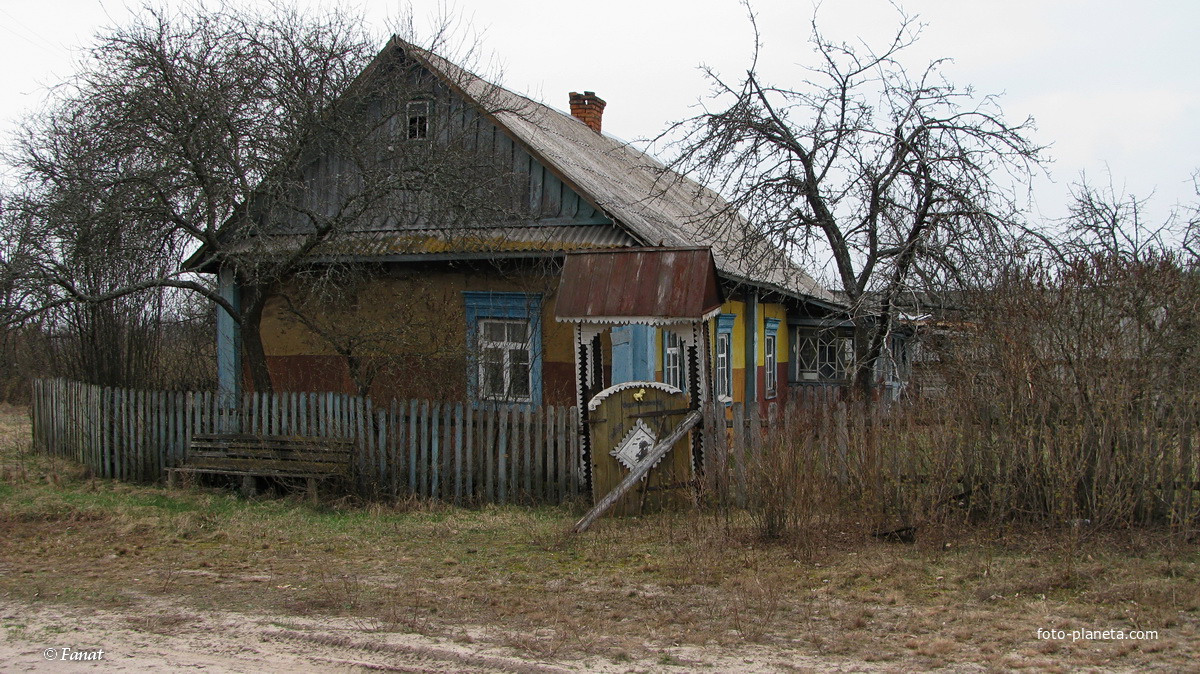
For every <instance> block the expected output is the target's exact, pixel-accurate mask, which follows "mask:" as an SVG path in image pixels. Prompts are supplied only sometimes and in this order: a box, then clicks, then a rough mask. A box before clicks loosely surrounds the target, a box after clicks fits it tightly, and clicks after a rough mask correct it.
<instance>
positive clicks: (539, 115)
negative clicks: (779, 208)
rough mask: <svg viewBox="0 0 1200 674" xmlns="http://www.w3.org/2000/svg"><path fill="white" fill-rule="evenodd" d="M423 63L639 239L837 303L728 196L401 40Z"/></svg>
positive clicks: (739, 276)
mask: <svg viewBox="0 0 1200 674" xmlns="http://www.w3.org/2000/svg"><path fill="white" fill-rule="evenodd" d="M395 40H396V43H397V44H398V45H399V46H400V47H401V48H402V49H404V50H405V51H407V52H408V53H409V54H410V55H411V56H414V57H415V58H417V59H418V60H420V61H422V62H423V63H425V64H426V65H427V66H428V67H429V68H430V69H431V70H432V71H434V72H435V73H436V74H438V75H440V76H441V77H442V78H443V80H445V81H447V82H448V83H449V84H450V85H451V86H454V87H456V88H457V89H459V91H460V92H461V93H462V94H463V95H465V96H466V97H467V98H468V99H470V100H472V101H474V102H475V103H476V105H479V106H480V107H481V108H483V109H484V110H485V111H487V112H488V113H489V114H490V116H491V117H492V118H493V119H495V120H496V121H497V123H499V124H500V125H501V126H503V127H504V128H506V129H508V130H509V131H510V132H512V133H513V134H514V135H515V136H516V137H517V138H518V140H520V141H521V142H522V143H524V144H525V145H526V146H527V147H528V148H529V149H530V150H531V151H532V152H533V153H534V154H535V155H536V156H537V157H538V158H539V159H540V160H542V161H544V162H545V163H546V164H547V165H548V166H549V167H550V168H552V169H553V170H555V171H557V172H558V173H560V174H561V175H562V177H563V178H564V179H565V180H566V181H568V182H569V183H570V184H572V186H573V187H575V188H576V189H577V190H578V191H580V192H581V193H583V194H584V195H586V196H587V197H588V198H590V199H592V200H593V201H594V202H595V203H596V204H597V205H598V206H599V207H600V208H602V209H604V211H605V212H606V213H607V214H608V215H609V216H610V217H612V218H614V219H615V220H617V221H618V222H619V223H620V224H621V225H623V226H624V227H626V228H627V229H628V230H630V232H631V233H633V234H634V235H635V236H636V237H637V238H638V239H641V241H642V243H643V245H649V246H696V245H706V246H711V247H712V251H713V255H714V257H715V259H716V264H717V268H718V269H719V270H720V271H721V272H722V274H724V275H725V276H727V277H730V278H733V279H735V280H738V281H748V282H750V283H753V284H756V285H762V286H766V287H770V288H773V289H777V290H781V291H784V292H786V293H788V294H798V295H803V296H807V297H811V298H815V299H819V300H822V301H825V302H829V303H832V304H839V305H840V304H841V302H839V301H838V300H837V298H836V297H835V296H834V295H833V294H831V293H830V292H829V291H828V290H826V289H825V288H824V287H822V286H821V285H820V284H819V283H817V282H816V281H815V280H814V279H813V278H812V277H811V276H809V275H808V274H807V273H805V272H804V270H803V269H801V268H800V267H799V266H798V265H796V264H795V262H793V261H792V260H791V259H790V258H789V257H788V256H787V255H786V254H785V253H784V252H783V251H782V250H780V249H779V248H778V247H776V246H774V245H771V244H770V243H769V242H767V241H766V240H765V238H763V237H762V236H761V234H758V233H757V232H755V231H754V230H753V227H752V226H751V224H750V223H747V222H746V221H745V220H744V219H743V218H741V217H740V216H737V215H736V214H734V213H732V212H731V211H732V209H730V208H729V207H728V204H727V202H726V201H725V200H724V199H722V198H721V197H720V196H719V195H718V194H716V193H715V192H713V191H712V190H709V189H708V188H706V187H703V186H702V185H700V184H699V183H697V182H695V181H693V180H691V179H689V178H687V177H686V176H682V175H679V174H677V173H675V172H673V171H670V170H669V169H666V168H664V167H663V165H662V164H661V163H659V162H657V161H656V160H654V159H653V158H651V157H650V156H648V155H646V154H645V153H643V152H641V151H639V150H638V149H636V148H634V147H632V146H630V145H629V144H628V143H625V142H623V141H620V140H617V139H615V138H612V137H611V136H605V135H602V134H598V133H596V132H595V131H592V130H591V129H590V128H588V126H587V125H585V124H584V123H583V122H581V121H579V120H578V119H576V118H574V117H572V116H571V115H568V114H565V113H562V112H559V111H558V110H555V109H553V108H551V107H549V106H547V105H544V104H542V103H539V102H537V101H534V100H532V99H529V98H526V97H524V96H521V95H519V94H516V93H513V92H511V91H509V90H507V89H505V88H503V87H500V86H497V85H494V84H492V83H490V82H487V81H485V80H483V79H481V78H479V77H478V76H476V75H474V74H472V73H470V72H468V71H466V70H463V69H462V68H459V67H458V66H457V65H455V64H453V63H450V62H449V61H447V60H446V59H443V58H441V57H440V56H437V55H436V54H432V53H431V52H428V51H426V50H423V49H420V48H418V47H415V46H413V45H409V44H407V43H405V42H404V41H402V40H399V39H395Z"/></svg>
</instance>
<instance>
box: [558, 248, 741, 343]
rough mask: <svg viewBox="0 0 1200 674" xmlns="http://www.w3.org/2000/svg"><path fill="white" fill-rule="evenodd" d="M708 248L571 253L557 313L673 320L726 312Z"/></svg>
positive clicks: (570, 318) (586, 318)
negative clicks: (723, 308) (723, 310)
mask: <svg viewBox="0 0 1200 674" xmlns="http://www.w3.org/2000/svg"><path fill="white" fill-rule="evenodd" d="M720 288H721V286H720V284H719V283H718V282H717V266H716V263H715V261H714V260H713V256H712V251H711V250H709V249H708V248H699V247H697V248H618V249H613V250H603V251H595V250H593V251H587V252H578V253H568V254H567V256H566V261H565V263H564V265H563V273H562V279H561V281H560V282H559V286H558V301H557V303H556V310H555V318H557V319H558V320H559V321H562V322H572V323H613V324H621V325H627V324H642V325H671V324H679V323H695V322H698V321H702V320H705V319H708V318H712V317H713V316H715V315H716V314H718V313H719V312H720V311H721V302H722V301H723V299H722V296H721V289H720Z"/></svg>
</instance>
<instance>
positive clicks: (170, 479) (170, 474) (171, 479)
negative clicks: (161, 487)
mask: <svg viewBox="0 0 1200 674" xmlns="http://www.w3.org/2000/svg"><path fill="white" fill-rule="evenodd" d="M177 472H178V471H176V470H173V469H171V468H168V469H167V489H174V488H175V486H176V483H177V482H178V481H179V478H178V477H177V476H176V473H177Z"/></svg>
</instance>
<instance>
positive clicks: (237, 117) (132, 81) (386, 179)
mask: <svg viewBox="0 0 1200 674" xmlns="http://www.w3.org/2000/svg"><path fill="white" fill-rule="evenodd" d="M451 28H452V26H451V24H450V23H443V25H442V26H441V27H440V28H439V31H449V30H450V29H451ZM446 39H449V37H448V32H435V35H434V36H433V37H432V38H431V42H432V43H433V44H434V45H438V44H441V43H442V41H444V40H446ZM377 49H378V41H377V40H375V39H373V37H372V36H371V35H370V34H369V33H368V31H367V30H366V29H365V28H364V26H363V24H362V22H361V20H360V19H359V18H358V17H356V16H353V15H351V14H349V13H345V12H340V11H335V12H330V13H325V14H320V15H307V14H303V13H300V12H298V11H295V10H291V9H286V8H284V6H283V5H279V6H275V7H273V8H272V10H271V11H270V12H269V13H266V14H256V13H253V12H250V11H246V10H241V9H237V8H233V7H229V6H221V7H220V8H218V9H216V10H211V9H208V8H206V7H204V6H202V5H200V4H196V5H193V6H189V7H186V8H185V9H184V10H182V11H181V12H180V13H178V14H170V13H168V12H167V11H165V10H154V9H149V10H146V11H145V12H144V13H143V14H142V15H141V16H140V17H138V18H137V19H136V20H135V21H134V22H133V23H131V24H130V25H128V26H123V27H118V28H114V29H110V30H107V31H106V32H103V33H101V34H100V35H99V36H98V37H97V41H96V44H95V46H94V47H92V48H91V49H90V50H89V51H87V52H86V53H85V58H84V60H83V62H82V63H81V65H80V69H79V71H78V73H77V74H76V75H75V76H74V77H73V78H72V79H71V80H70V81H69V82H67V83H65V84H64V85H62V86H60V87H59V88H58V89H57V90H56V95H55V97H54V100H53V101H52V104H51V105H50V106H49V108H48V109H47V112H46V113H44V114H41V115H39V116H36V117H33V118H31V119H30V120H29V121H28V122H27V123H26V124H25V126H24V130H23V132H22V134H21V136H20V138H19V143H18V150H17V151H16V153H15V155H14V156H13V157H12V158H11V159H12V161H13V163H14V164H15V165H16V166H18V167H19V168H20V169H21V171H22V172H23V176H22V177H23V178H24V183H25V184H26V185H27V188H26V189H25V191H24V192H23V193H21V194H19V195H17V196H16V198H15V199H14V201H13V207H14V208H15V209H16V210H17V211H18V212H19V214H20V217H13V218H8V219H6V223H7V225H6V230H7V232H6V233H7V234H9V236H10V238H11V237H12V236H15V235H20V237H22V240H24V241H28V242H31V246H29V247H28V250H27V251H25V253H26V254H23V256H22V258H21V259H22V260H23V262H22V263H21V264H20V265H18V264H12V265H8V268H9V269H11V270H14V271H15V270H18V269H19V270H20V274H19V275H17V276H15V278H16V279H17V283H18V285H20V284H23V287H24V288H25V289H26V290H27V292H26V294H25V296H24V297H23V303H22V304H20V305H19V306H14V307H13V308H12V310H11V311H10V312H9V314H8V315H7V316H6V318H5V320H6V322H9V323H13V322H19V321H20V320H22V319H24V318H27V317H29V316H33V315H37V314H39V313H42V312H45V311H47V310H51V309H56V308H63V307H68V306H78V307H82V308H81V309H79V311H92V312H95V311H106V310H108V309H101V307H112V306H115V304H114V303H115V302H116V303H119V302H120V301H122V300H121V298H128V299H126V300H124V301H126V302H132V303H134V304H135V305H136V304H138V303H139V302H142V300H141V299H136V298H135V296H136V294H137V293H139V292H143V291H146V290H147V289H152V288H160V289H161V288H176V289H181V290H185V291H188V292H194V293H198V294H199V295H201V296H203V297H205V298H207V299H208V300H209V301H211V302H213V303H215V304H217V305H218V306H220V307H222V308H223V309H224V310H225V311H227V312H229V314H230V315H231V316H232V317H233V318H234V320H236V321H237V322H238V323H239V324H240V326H241V334H242V346H243V353H244V355H245V357H246V361H247V363H248V365H249V370H250V372H251V376H252V379H253V381H254V385H255V387H256V388H257V389H258V390H270V389H271V379H270V376H269V372H268V370H267V367H266V359H265V354H264V351H263V346H262V341H261V336H260V334H259V330H260V322H261V319H262V313H263V309H264V307H265V306H266V303H267V301H268V299H269V298H270V297H271V296H272V295H273V294H275V293H277V292H278V291H279V289H280V288H281V284H283V283H286V282H287V280H288V278H289V277H290V276H291V275H293V274H294V273H296V272H297V271H299V270H302V269H305V268H307V267H308V266H310V265H311V264H313V263H314V260H319V263H320V264H323V265H326V266H328V265H329V264H331V263H332V261H334V260H335V259H339V258H342V259H344V258H346V257H348V255H347V252H348V251H350V250H352V248H353V246H354V245H363V244H364V242H367V243H369V239H370V237H369V232H370V231H371V230H373V229H374V230H379V229H383V228H387V227H395V226H399V225H403V224H406V225H408V226H414V227H415V226H419V225H420V224H421V223H422V222H426V223H427V222H430V221H434V220H437V221H441V222H445V221H447V220H450V221H454V222H470V221H477V220H481V219H488V218H490V219H492V220H494V221H498V222H504V221H506V220H509V221H511V220H513V219H517V218H519V217H520V214H519V213H516V209H514V208H508V209H507V211H508V212H507V214H506V215H504V216H501V215H500V214H498V213H496V212H495V211H497V210H503V209H504V207H505V205H506V204H507V205H511V204H514V203H515V202H516V201H517V196H519V195H516V194H508V195H507V196H506V197H505V198H501V199H500V200H499V202H497V199H496V196H497V194H501V193H502V191H503V190H505V189H512V188H513V186H514V184H515V183H513V182H512V181H510V180H508V179H507V177H506V174H505V173H504V172H503V171H496V170H492V171H491V173H488V172H487V170H488V169H489V168H492V169H494V168H495V167H484V166H481V165H480V164H481V162H480V161H479V160H478V158H477V157H476V156H475V155H474V154H472V152H471V149H472V148H470V147H468V146H467V144H466V143H465V142H463V140H462V138H467V137H470V134H469V133H465V132H464V133H462V134H460V136H461V137H456V136H454V134H451V133H441V134H440V135H439V136H438V137H437V138H436V141H437V146H438V147H439V148H443V149H444V148H447V147H450V148H456V149H461V150H462V151H461V152H437V153H435V152H434V151H433V149H432V148H433V145H434V143H432V142H431V143H425V144H424V146H423V147H420V146H419V144H414V145H410V146H406V147H404V148H403V150H404V151H400V150H401V149H402V148H400V147H397V145H398V141H399V140H400V139H403V138H406V137H408V135H409V134H410V133H411V130H410V129H409V128H407V125H408V122H409V121H410V120H411V117H410V116H409V115H408V112H411V110H408V109H406V107H405V106H406V105H407V104H408V103H409V102H411V101H412V100H414V98H419V97H420V96H422V95H424V96H426V98H427V99H428V100H433V93H435V92H433V91H432V89H431V86H432V84H431V82H430V81H429V78H428V77H423V76H422V75H421V70H420V68H419V67H417V64H416V62H414V61H412V60H411V59H404V58H398V59H393V60H387V59H384V60H382V61H380V60H376V61H375V64H376V67H373V68H367V66H368V64H371V63H372V59H373V58H374V57H375V56H376V54H377ZM431 128H432V127H431ZM461 130H462V129H460V131H461ZM442 131H447V132H448V131H449V130H448V129H444V130H442ZM421 132H422V133H424V132H425V130H421ZM507 170H508V172H511V170H512V168H511V166H510V167H508V169H507ZM502 196H505V195H502ZM497 203H499V204H500V206H499V207H497V205H496V204H497ZM435 211H436V213H437V215H436V216H435V215H433V213H434V212H435ZM351 232H354V233H355V236H357V238H354V239H350V240H348V241H344V242H343V243H336V244H335V242H336V241H338V240H339V237H344V236H346V235H348V233H351ZM343 244H344V245H343ZM198 249H199V250H200V251H201V255H200V256H199V258H194V261H195V260H197V259H198V260H200V262H199V264H203V265H205V269H206V270H209V271H212V270H215V269H218V268H222V267H228V268H232V269H235V270H236V274H237V279H238V284H239V285H240V287H241V288H242V294H241V297H240V302H238V303H234V302H231V301H230V300H229V298H228V297H226V296H223V295H222V294H221V292H219V289H218V288H217V287H216V284H215V283H213V282H212V281H211V280H207V279H206V278H204V277H202V276H198V275H197V274H195V266H193V267H192V268H186V267H185V266H184V265H183V264H182V261H183V258H185V257H186V256H188V255H192V254H194V253H195V252H196V251H197V250H198Z"/></svg>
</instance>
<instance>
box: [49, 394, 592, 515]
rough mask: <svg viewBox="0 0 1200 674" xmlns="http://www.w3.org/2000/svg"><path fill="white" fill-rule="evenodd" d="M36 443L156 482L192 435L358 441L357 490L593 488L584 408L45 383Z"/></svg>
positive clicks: (451, 496) (516, 499)
mask: <svg viewBox="0 0 1200 674" xmlns="http://www.w3.org/2000/svg"><path fill="white" fill-rule="evenodd" d="M31 415H32V417H33V441H34V447H35V448H37V449H39V450H41V451H43V452H46V453H50V454H55V455H59V456H64V457H68V458H71V459H74V460H76V461H78V462H80V463H82V464H85V465H87V466H89V467H90V468H91V469H92V471H93V472H94V473H95V474H96V475H98V476H102V477H107V478H115V479H120V480H129V481H139V482H156V481H159V480H161V479H162V477H163V471H164V469H166V468H174V467H177V466H180V465H182V464H183V462H184V460H185V459H186V456H187V447H188V442H189V440H190V438H191V437H192V435H193V434H198V433H221V432H238V433H251V434H257V435H264V436H268V435H295V436H308V437H337V438H351V439H353V440H354V441H355V445H354V446H355V450H354V456H353V461H354V474H355V480H354V485H353V486H354V488H355V489H356V490H357V491H358V492H359V493H361V494H362V495H364V496H368V497H373V498H379V497H404V496H409V495H417V496H421V497H426V498H434V499H442V500H446V501H453V502H454V503H535V502H536V503H561V502H564V501H567V500H571V499H575V498H579V497H580V496H581V495H582V493H583V470H582V466H581V452H580V448H579V432H578V416H577V414H576V411H575V408H573V407H554V406H543V407H539V408H530V407H528V406H511V405H473V404H470V403H466V404H464V403H442V402H433V401H428V400H393V401H389V402H387V403H384V404H376V403H375V402H374V401H372V399H371V398H369V397H360V396H352V395H347V394H340V393H267V394H263V393H254V394H247V395H244V396H243V397H242V400H241V401H240V402H239V403H238V405H237V406H236V407H233V408H229V407H225V406H222V405H221V404H220V400H219V397H218V395H217V394H216V393H214V392H190V391H138V390H129V389H120V388H111V387H101V386H93V385H89V384H82V383H78V382H71V381H65V380H62V379H53V380H37V381H35V382H34V384H33V398H32V403H31Z"/></svg>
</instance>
